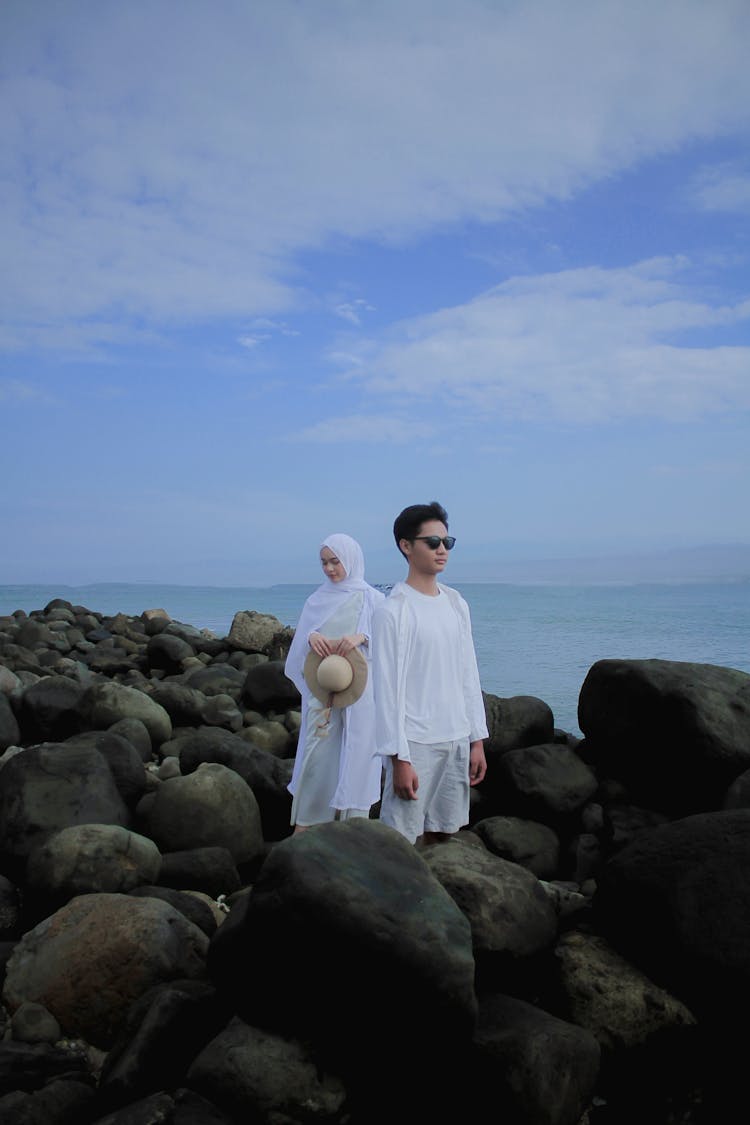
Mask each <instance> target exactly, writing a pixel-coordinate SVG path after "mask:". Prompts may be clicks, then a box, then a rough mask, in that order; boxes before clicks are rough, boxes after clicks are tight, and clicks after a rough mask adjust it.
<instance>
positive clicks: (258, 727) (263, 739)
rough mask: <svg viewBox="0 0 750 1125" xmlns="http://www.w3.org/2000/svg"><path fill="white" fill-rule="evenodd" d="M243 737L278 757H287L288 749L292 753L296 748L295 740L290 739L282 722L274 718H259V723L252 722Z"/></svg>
mask: <svg viewBox="0 0 750 1125" xmlns="http://www.w3.org/2000/svg"><path fill="white" fill-rule="evenodd" d="M243 737H247V739H248V741H249V742H251V743H252V744H253V746H256V747H257V748H258V749H259V750H265V751H266V752H267V753H268V754H273V755H274V756H275V757H278V758H286V757H288V756H289V753H290V751H291V753H292V754H294V751H295V748H296V740H295V739H294V738H292V739H290V737H289V731H288V730H287V729H286V727H285V726H284V724H283V723H279V722H277V721H276V720H275V719H261V721H260V722H259V723H253V725H252V726H251V727H248V728H247V731H246V733H245V735H243Z"/></svg>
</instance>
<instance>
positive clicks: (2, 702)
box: [0, 692, 21, 753]
mask: <svg viewBox="0 0 750 1125" xmlns="http://www.w3.org/2000/svg"><path fill="white" fill-rule="evenodd" d="M20 741H21V728H20V727H19V725H18V720H17V719H16V716H15V714H14V713H13V708H12V707H11V705H10V700H9V699H8V697H7V695H4V694H3V693H2V692H0V753H2V751H3V750H7V749H8V747H9V746H16V745H18V743H19V742H20Z"/></svg>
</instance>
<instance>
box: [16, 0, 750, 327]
mask: <svg viewBox="0 0 750 1125" xmlns="http://www.w3.org/2000/svg"><path fill="white" fill-rule="evenodd" d="M175 12H176V8H175V5H174V3H173V2H171V0H153V2H152V3H150V4H149V5H126V4H123V5H102V4H98V3H93V2H90V0H89V2H87V0H82V2H81V3H78V4H76V5H74V6H73V7H71V6H69V5H60V6H54V5H47V4H43V5H29V4H28V3H25V2H24V0H6V3H5V4H4V5H3V8H2V15H1V16H0V22H1V24H2V27H1V30H2V34H1V35H0V53H1V54H2V58H0V63H2V69H3V71H4V72H5V74H6V75H7V78H6V82H5V84H4V89H3V90H2V94H1V95H0V128H1V129H2V134H3V138H4V143H3V146H2V150H0V162H1V163H0V179H1V180H2V182H3V195H4V199H5V204H4V208H3V215H2V217H1V218H0V240H1V241H2V245H3V254H4V263H5V268H4V276H5V278H6V279H11V278H12V283H10V282H9V281H8V282H7V283H6V285H5V286H4V287H3V291H2V292H1V293H0V300H1V301H2V314H3V318H4V320H5V321H6V323H8V324H9V325H17V326H19V327H18V328H17V330H16V334H15V335H14V336H13V337H12V339H13V340H16V341H18V340H21V342H23V343H26V344H28V343H29V342H33V341H36V340H40V341H42V342H43V341H44V339H45V333H46V334H48V335H49V333H50V332H51V328H50V326H51V325H54V324H65V323H70V322H72V321H74V322H76V323H78V324H79V325H80V326H81V331H82V332H83V333H84V334H85V332H86V331H88V330H90V326H91V321H92V318H94V317H95V318H98V319H105V320H106V319H110V318H112V319H114V318H117V319H121V320H125V321H126V322H130V323H131V324H134V323H137V324H142V322H143V321H144V320H145V321H147V322H149V323H152V324H153V323H157V322H158V323H159V324H160V325H163V326H164V327H165V328H166V327H168V326H169V325H179V324H182V323H185V322H190V323H196V322H200V321H201V320H211V319H214V318H219V317H243V318H245V317H248V316H253V315H263V316H272V315H273V314H274V313H277V312H278V311H280V310H281V309H289V308H290V307H293V306H294V305H295V303H296V302H297V301H299V300H301V299H302V298H301V295H300V293H299V289H300V287H301V286H302V285H304V275H302V274H300V273H298V272H297V271H296V269H295V266H296V260H295V259H296V255H297V254H298V253H299V252H300V251H303V250H306V249H309V248H319V247H324V246H327V245H329V244H330V240H331V239H332V238H343V239H344V240H347V239H375V240H381V239H392V238H399V239H402V238H410V237H413V236H414V235H415V234H419V233H424V232H426V231H430V230H432V229H434V228H435V227H436V226H439V225H441V224H446V223H453V222H461V221H463V220H465V219H467V218H473V219H480V220H493V219H497V218H502V217H503V216H506V215H508V214H510V213H512V212H514V211H517V210H519V209H523V208H526V207H528V206H530V205H533V204H536V203H539V202H543V201H545V200H549V199H560V198H566V197H568V196H569V195H570V194H571V193H572V192H574V191H576V190H577V189H579V188H580V187H582V186H584V185H586V184H588V183H591V182H593V181H595V180H596V179H598V178H601V177H603V176H609V175H614V174H616V173H617V172H619V171H620V170H622V169H624V168H628V167H631V166H632V165H633V164H634V163H636V162H637V161H639V160H641V159H643V158H645V157H648V156H650V155H653V154H659V153H663V152H666V151H673V150H674V149H675V147H676V146H679V145H681V144H683V143H686V142H689V141H691V140H694V139H695V138H698V137H701V136H713V135H715V134H716V133H717V132H723V133H726V132H728V131H731V130H733V129H737V128H741V127H743V126H745V125H746V124H747V122H748V117H749V115H750V67H748V66H747V65H746V64H747V58H746V48H747V42H748V29H749V25H750V7H749V6H748V5H747V3H746V2H745V0H715V2H714V3H711V4H706V3H705V2H704V0H664V2H663V3H660V4H656V5H655V4H653V3H651V2H648V3H647V2H646V0H627V2H626V0H608V2H607V0H581V2H579V3H576V4H574V5H561V4H557V3H538V4H530V3H527V2H525V0H510V2H508V3H503V4H495V3H489V2H487V0H462V2H461V3H456V2H455V0H429V2H428V0H409V2H403V0H399V2H396V0H383V2H382V3H379V4H372V3H369V2H366V0H331V2H330V3H326V4H305V5H300V4H298V3H296V2H294V0H275V3H273V4H258V5H250V4H242V3H237V2H235V0H221V2H220V3H218V4H217V5H213V6H207V5H206V4H205V3H202V2H200V0H185V2H184V3H181V4H180V5H179V18H178V19H176V18H175ZM355 311H356V310H355ZM350 319H351V318H350Z"/></svg>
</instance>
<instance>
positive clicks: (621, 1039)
mask: <svg viewBox="0 0 750 1125" xmlns="http://www.w3.org/2000/svg"><path fill="white" fill-rule="evenodd" d="M551 964H552V974H553V976H552V982H551V985H550V987H551V994H550V995H548V996H547V997H546V1001H547V1004H548V1005H549V1004H551V1005H552V1006H553V1010H554V1012H555V1014H556V1015H558V1016H560V1017H561V1018H562V1019H565V1020H569V1021H570V1022H571V1023H574V1024H576V1025H577V1026H578V1027H582V1028H586V1029H587V1030H588V1031H589V1032H590V1033H591V1034H592V1035H594V1036H595V1037H596V1040H597V1042H598V1043H599V1046H600V1047H601V1050H602V1071H603V1074H604V1080H605V1083H606V1087H607V1093H608V1095H609V1094H611V1095H613V1096H614V1098H615V1099H616V1101H618V1102H620V1101H621V1100H622V1097H623V1095H625V1096H627V1095H628V1090H629V1088H631V1089H633V1088H637V1089H639V1090H641V1091H642V1103H643V1110H644V1111H645V1109H646V1107H647V1105H649V1104H650V1102H651V1100H652V1099H653V1098H654V1093H655V1090H656V1089H659V1091H660V1092H661V1093H662V1094H664V1093H665V1092H667V1091H669V1090H676V1089H678V1088H679V1086H680V1085H684V1078H685V1077H686V1074H685V1072H686V1070H689V1067H688V1066H687V1065H686V1064H687V1063H688V1060H689V1059H690V1058H691V1057H692V1058H693V1060H695V1058H696V1056H697V1054H698V1053H699V1052H700V1049H701V1048H700V1033H699V1030H698V1025H697V1021H696V1019H695V1016H694V1015H693V1013H692V1012H691V1011H690V1009H689V1008H688V1007H687V1006H686V1005H685V1004H683V1003H682V1001H681V1000H678V999H677V998H676V997H675V996H672V995H671V993H669V992H668V991H667V990H666V989H664V988H661V987H660V986H659V985H657V984H655V983H654V982H653V981H652V980H651V979H650V978H649V977H647V976H646V975H645V974H644V973H642V972H641V971H640V970H639V969H637V968H636V967H635V966H634V965H631V964H630V962H628V961H627V960H625V958H623V957H622V956H621V955H620V954H619V953H618V952H617V951H616V950H615V949H613V948H612V946H611V945H610V944H609V943H608V942H606V941H605V940H604V938H602V937H599V936H598V935H596V934H591V933H587V932H582V931H577V930H573V931H571V932H570V933H567V934H564V935H563V936H562V937H561V938H560V940H559V942H558V943H557V945H556V947H555V957H554V959H553V961H552V963H551ZM681 1074H682V1078H683V1081H682V1082H681V1081H680V1076H681ZM628 1100H630V1098H629V1099H628Z"/></svg>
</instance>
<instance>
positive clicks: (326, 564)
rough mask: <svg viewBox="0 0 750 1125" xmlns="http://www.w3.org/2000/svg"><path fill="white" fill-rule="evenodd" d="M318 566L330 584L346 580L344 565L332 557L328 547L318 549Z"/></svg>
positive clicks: (332, 554)
mask: <svg viewBox="0 0 750 1125" xmlns="http://www.w3.org/2000/svg"><path fill="white" fill-rule="evenodd" d="M320 565H321V566H322V567H323V573H324V574H325V576H326V578H328V579H330V581H331V582H341V581H342V579H344V578H346V571H345V570H344V564H343V563H342V562H341V560H340V559H339V558H338V556H337V555H334V553H333V551H332V550H331V548H330V547H321V549H320Z"/></svg>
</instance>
